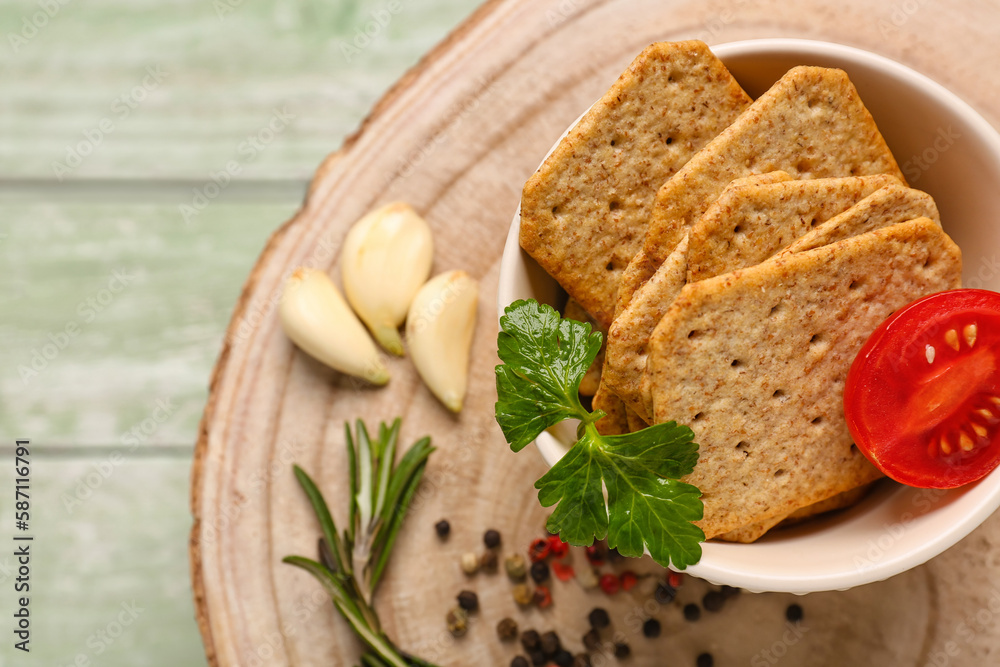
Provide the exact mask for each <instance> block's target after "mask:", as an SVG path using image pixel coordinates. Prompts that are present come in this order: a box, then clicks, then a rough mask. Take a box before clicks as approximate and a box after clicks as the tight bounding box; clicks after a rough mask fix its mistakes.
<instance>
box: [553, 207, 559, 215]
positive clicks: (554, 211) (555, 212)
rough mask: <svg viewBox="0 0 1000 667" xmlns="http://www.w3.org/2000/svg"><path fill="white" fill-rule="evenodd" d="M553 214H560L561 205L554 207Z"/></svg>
mask: <svg viewBox="0 0 1000 667" xmlns="http://www.w3.org/2000/svg"><path fill="white" fill-rule="evenodd" d="M552 215H559V207H558V206H553V207H552Z"/></svg>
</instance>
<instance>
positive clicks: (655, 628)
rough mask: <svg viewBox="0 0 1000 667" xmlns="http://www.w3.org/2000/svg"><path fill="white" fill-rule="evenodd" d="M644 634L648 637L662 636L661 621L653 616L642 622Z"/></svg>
mask: <svg viewBox="0 0 1000 667" xmlns="http://www.w3.org/2000/svg"><path fill="white" fill-rule="evenodd" d="M642 634H644V635H646V636H647V637H650V638H652V637H659V636H660V622H659V621H658V620H656V619H655V618H651V619H649V620H647V621H646V622H645V623H643V624H642Z"/></svg>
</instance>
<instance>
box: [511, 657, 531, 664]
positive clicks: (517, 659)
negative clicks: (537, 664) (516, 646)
mask: <svg viewBox="0 0 1000 667" xmlns="http://www.w3.org/2000/svg"><path fill="white" fill-rule="evenodd" d="M510 667H531V663H530V662H528V659H527V658H525V657H524V656H523V655H519V656H517V657H515V658H514V659H513V660H511V661H510Z"/></svg>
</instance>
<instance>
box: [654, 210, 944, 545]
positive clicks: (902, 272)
mask: <svg viewBox="0 0 1000 667" xmlns="http://www.w3.org/2000/svg"><path fill="white" fill-rule="evenodd" d="M960 285H961V254H960V251H959V249H958V247H957V246H956V245H955V244H954V243H953V242H952V241H951V239H950V238H948V236H947V235H946V234H945V233H944V232H943V231H942V230H941V228H940V227H939V226H938V225H937V224H936V223H934V222H933V221H931V220H929V219H927V218H918V219H917V220H912V221H910V222H905V223H901V224H897V225H893V226H891V227H885V228H883V229H879V230H876V231H873V232H868V233H866V234H863V235H861V236H855V237H852V238H848V239H844V240H842V241H838V242H837V243H834V244H831V245H827V246H823V247H820V248H815V249H813V250H807V251H804V252H799V253H793V254H789V255H787V256H782V257H777V258H774V259H772V260H769V261H767V262H765V263H763V264H758V265H756V266H752V267H749V268H746V269H742V270H740V271H735V272H733V273H726V274H723V275H720V276H716V277H715V278H710V279H708V280H703V281H700V282H697V283H692V284H689V285H686V286H685V287H684V289H683V290H682V291H681V294H680V296H679V297H678V298H677V300H676V301H675V302H674V304H673V306H672V307H671V308H670V311H669V312H668V313H667V315H666V316H664V318H663V319H662V320H661V321H660V323H659V325H658V326H657V327H656V330H655V331H654V333H653V337H652V339H651V341H650V358H649V364H650V369H651V372H652V379H653V385H652V392H653V408H654V418H655V419H656V421H657V422H662V421H668V420H671V419H673V420H677V421H678V422H680V423H682V424H688V425H690V426H691V428H692V429H693V430H694V433H695V441H696V442H698V443H699V444H700V450H699V459H698V465H697V466H696V467H695V469H694V472H693V473H692V474H691V475H688V476H687V477H686V478H685V479H684V481H687V482H690V483H691V484H694V485H695V486H697V487H698V488H699V489H701V492H702V494H703V495H702V500H703V501H704V504H705V517H704V519H702V520H701V521H700V522H698V523H699V525H700V526H701V528H702V529H703V530H704V531H705V533H706V535H707V537H713V536H715V535H719V534H722V533H725V532H728V531H730V530H733V529H735V528H739V527H740V526H745V525H747V524H750V523H755V522H759V521H765V520H767V519H770V518H772V517H774V516H779V515H785V514H788V513H789V512H791V511H793V510H795V509H797V508H799V507H803V506H805V505H808V504H811V503H814V502H817V501H820V500H824V499H826V498H829V497H830V496H833V495H835V494H837V493H840V492H842V491H846V490H848V489H851V488H854V487H857V486H859V485H861V484H864V483H866V482H869V481H871V480H873V479H875V478H877V477H878V476H879V473H878V471H877V470H876V469H875V467H874V466H872V465H871V463H869V462H868V460H867V459H866V458H865V457H864V455H862V454H861V453H860V452H859V451H858V450H857V448H855V447H853V443H852V440H851V435H850V432H849V431H848V430H847V424H846V421H845V419H844V412H843V390H844V380H845V378H846V376H847V371H848V369H849V368H850V365H851V363H852V361H853V360H854V357H855V355H856V354H857V352H858V350H859V349H860V348H861V345H862V344H863V343H864V341H865V340H866V339H867V337H868V336H869V335H870V334H871V332H872V331H873V330H874V329H875V327H876V326H878V325H879V324H880V323H881V322H882V321H883V320H885V318H886V317H888V316H889V315H890V314H891V313H892V312H893V311H894V310H896V309H897V308H899V307H901V306H903V305H905V304H907V303H909V302H911V301H913V300H915V299H917V298H919V297H921V296H924V295H926V294H930V293H932V292H937V291H940V290H945V289H951V288H955V287H958V286H960Z"/></svg>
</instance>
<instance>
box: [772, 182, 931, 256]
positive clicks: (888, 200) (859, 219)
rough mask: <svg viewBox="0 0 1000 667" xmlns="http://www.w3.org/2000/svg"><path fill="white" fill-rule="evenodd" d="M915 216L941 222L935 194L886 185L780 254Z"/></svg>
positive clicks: (825, 243) (819, 244) (904, 220)
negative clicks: (933, 195) (932, 195)
mask: <svg viewBox="0 0 1000 667" xmlns="http://www.w3.org/2000/svg"><path fill="white" fill-rule="evenodd" d="M914 218H930V219H931V220H933V221H934V222H936V223H937V224H939V225H940V224H941V215H940V213H938V208H937V204H935V203H934V198H933V197H931V196H930V195H929V194H927V193H926V192H921V191H920V190H914V189H913V188H900V187H891V186H889V187H885V188H882V189H881V190H877V191H875V192H873V193H872V194H870V195H868V196H867V197H865V198H864V199H862V200H861V201H859V202H858V203H857V204H855V205H854V206H852V207H851V208H849V209H847V210H846V211H844V212H843V213H841V214H840V215H838V216H836V217H834V218H831V219H829V220H827V221H826V222H824V223H823V224H821V225H819V226H817V227H816V228H815V229H813V230H812V231H810V232H809V233H808V234H806V235H804V236H802V237H800V238H798V239H797V240H796V241H795V242H794V243H792V244H791V245H789V246H788V247H787V248H785V249H784V250H782V251H781V254H787V253H791V252H800V251H802V250H811V249H812V248H819V247H820V246H824V245H827V244H829V243H835V242H836V241H840V240H841V239H846V238H848V237H849V236H857V235H858V234H864V233H865V232H870V231H873V230H876V229H879V228H881V227H888V226H889V225H895V224H898V223H900V222H906V221H907V220H913V219H914Z"/></svg>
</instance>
